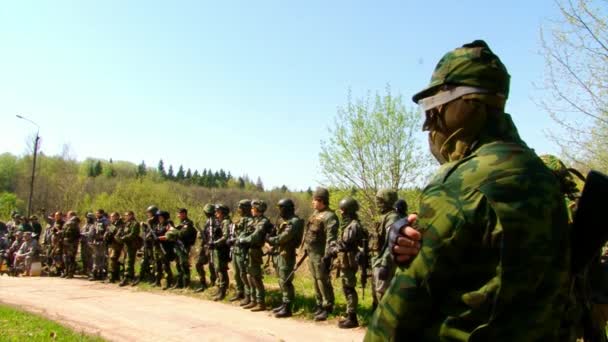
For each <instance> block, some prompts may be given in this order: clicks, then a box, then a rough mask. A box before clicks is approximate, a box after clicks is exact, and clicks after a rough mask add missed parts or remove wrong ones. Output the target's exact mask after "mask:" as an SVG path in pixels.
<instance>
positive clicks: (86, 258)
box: [80, 213, 95, 275]
mask: <svg viewBox="0 0 608 342" xmlns="http://www.w3.org/2000/svg"><path fill="white" fill-rule="evenodd" d="M85 217H86V220H87V221H86V223H85V224H84V225H82V227H81V228H80V258H81V260H82V274H84V275H90V274H91V271H92V269H93V258H92V256H91V255H92V251H91V247H90V246H89V236H90V235H91V230H93V229H94V228H95V214H93V213H87V214H86V216H85Z"/></svg>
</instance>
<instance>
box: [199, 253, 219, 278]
mask: <svg viewBox="0 0 608 342" xmlns="http://www.w3.org/2000/svg"><path fill="white" fill-rule="evenodd" d="M209 259H210V257H209V250H208V249H207V248H206V247H202V248H201V252H200V254H199V255H198V260H197V262H196V272H197V273H198V276H199V278H200V280H201V284H205V285H206V284H207V281H206V280H205V267H204V266H205V265H207V264H209ZM216 279H217V274H216V272H215V267H214V266H213V265H212V264H209V281H210V282H211V286H214V285H215V281H216Z"/></svg>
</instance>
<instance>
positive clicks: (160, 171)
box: [157, 159, 167, 179]
mask: <svg viewBox="0 0 608 342" xmlns="http://www.w3.org/2000/svg"><path fill="white" fill-rule="evenodd" d="M157 170H158V174H160V176H161V177H162V178H163V179H166V178H167V172H166V171H165V163H164V162H163V160H162V159H161V160H160V161H159V162H158V167H157Z"/></svg>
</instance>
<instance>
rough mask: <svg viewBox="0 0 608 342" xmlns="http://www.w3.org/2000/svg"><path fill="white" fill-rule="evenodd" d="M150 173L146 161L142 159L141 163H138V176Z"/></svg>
mask: <svg viewBox="0 0 608 342" xmlns="http://www.w3.org/2000/svg"><path fill="white" fill-rule="evenodd" d="M146 173H148V170H147V168H146V163H145V162H144V161H143V160H142V161H141V164H139V165H137V177H143V176H145V175H146Z"/></svg>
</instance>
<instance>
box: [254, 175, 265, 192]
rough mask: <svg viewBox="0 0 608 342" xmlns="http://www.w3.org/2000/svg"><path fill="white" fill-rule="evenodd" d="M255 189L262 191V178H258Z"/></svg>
mask: <svg viewBox="0 0 608 342" xmlns="http://www.w3.org/2000/svg"><path fill="white" fill-rule="evenodd" d="M255 187H256V188H257V189H258V190H259V191H264V183H262V178H260V177H258V180H257V181H256V182H255Z"/></svg>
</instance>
